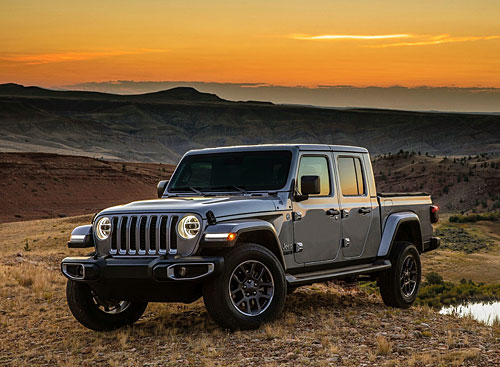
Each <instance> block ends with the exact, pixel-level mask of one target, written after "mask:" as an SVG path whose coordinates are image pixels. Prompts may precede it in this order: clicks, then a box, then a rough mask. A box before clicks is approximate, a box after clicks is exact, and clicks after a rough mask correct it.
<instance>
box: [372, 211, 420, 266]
mask: <svg viewBox="0 0 500 367" xmlns="http://www.w3.org/2000/svg"><path fill="white" fill-rule="evenodd" d="M395 242H411V243H413V244H414V245H415V246H416V247H417V250H418V252H419V253H422V252H423V242H422V230H421V226H420V219H419V218H418V216H417V215H416V214H415V213H413V212H401V213H394V214H391V215H389V216H388V217H387V220H386V222H385V227H384V231H383V233H382V239H381V241H380V246H379V251H378V254H377V255H378V256H379V257H386V256H388V255H389V254H390V253H391V251H392V249H393V247H394V243H395Z"/></svg>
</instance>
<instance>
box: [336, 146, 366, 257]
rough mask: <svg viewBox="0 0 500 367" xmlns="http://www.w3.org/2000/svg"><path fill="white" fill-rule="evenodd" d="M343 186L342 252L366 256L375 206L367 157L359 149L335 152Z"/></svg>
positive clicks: (341, 207)
mask: <svg viewBox="0 0 500 367" xmlns="http://www.w3.org/2000/svg"><path fill="white" fill-rule="evenodd" d="M334 156H335V161H336V163H337V164H336V166H337V172H338V175H337V177H338V180H339V190H340V195H339V198H340V209H341V218H342V254H343V255H344V258H353V257H362V256H363V251H364V249H365V246H366V242H367V238H368V234H369V233H370V227H371V225H372V218H373V208H372V204H371V199H370V195H369V193H368V183H367V177H366V174H365V172H366V171H365V170H366V168H365V167H364V165H363V157H362V155H361V154H356V153H334Z"/></svg>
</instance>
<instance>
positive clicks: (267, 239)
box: [201, 219, 285, 269]
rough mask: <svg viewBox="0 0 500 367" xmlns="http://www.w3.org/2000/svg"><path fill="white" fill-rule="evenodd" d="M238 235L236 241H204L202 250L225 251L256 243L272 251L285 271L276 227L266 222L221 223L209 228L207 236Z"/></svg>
mask: <svg viewBox="0 0 500 367" xmlns="http://www.w3.org/2000/svg"><path fill="white" fill-rule="evenodd" d="M231 232H232V233H236V234H237V237H236V240H234V241H227V240H225V239H223V240H222V239H221V240H217V241H207V240H206V239H205V241H203V242H202V243H201V248H202V249H223V248H228V247H234V246H238V245H241V244H244V243H255V244H257V245H261V246H263V247H265V248H267V249H268V250H269V251H271V252H272V253H273V254H274V255H275V256H276V258H277V259H278V260H279V262H280V264H281V265H282V266H283V269H285V259H284V257H283V253H282V251H281V246H280V241H279V239H278V234H277V232H276V229H275V228H274V226H273V225H272V224H271V223H269V222H266V221H265V220H261V219H257V220H247V221H241V220H238V221H231V222H221V223H217V224H215V225H211V226H209V227H207V230H206V231H205V234H217V233H231Z"/></svg>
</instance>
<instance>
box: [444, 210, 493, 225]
mask: <svg viewBox="0 0 500 367" xmlns="http://www.w3.org/2000/svg"><path fill="white" fill-rule="evenodd" d="M480 220H486V221H490V222H498V221H499V220H500V212H490V213H482V214H468V215H462V214H458V215H452V216H450V219H449V221H450V222H452V223H473V222H477V221H480Z"/></svg>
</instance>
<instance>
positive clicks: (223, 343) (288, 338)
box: [0, 216, 500, 367]
mask: <svg viewBox="0 0 500 367" xmlns="http://www.w3.org/2000/svg"><path fill="white" fill-rule="evenodd" d="M89 219H90V216H80V217H71V218H59V219H47V220H36V221H26V222H18V223H4V224H0V239H1V240H0V248H1V249H2V255H1V256H0V335H1V337H0V365H2V366H3V365H5V366H27V365H30V366H35V365H36V366H170V365H172V366H174V365H175V366H178V365H184V366H282V365H285V366H297V365H300V366H308V365H310V366H489V367H490V366H498V365H500V329H499V328H498V326H496V327H489V326H485V325H483V324H480V323H478V322H476V321H473V320H471V319H467V318H465V319H458V318H455V317H453V316H444V315H439V314H438V313H437V312H435V311H433V310H432V309H429V308H422V307H413V308H411V309H409V310H395V309H390V308H387V307H385V306H384V305H383V303H382V302H381V299H380V297H379V296H378V294H375V295H368V294H365V293H363V292H362V291H361V290H359V288H357V287H356V286H345V285H344V286H341V285H339V284H334V283H330V284H326V285H314V286H307V287H302V288H299V289H298V290H297V291H296V292H295V293H293V294H291V295H289V296H288V297H287V303H286V309H285V312H284V313H283V315H282V317H281V318H280V319H279V320H278V321H276V322H274V323H272V324H269V325H266V326H263V327H262V328H261V329H259V330H255V331H250V332H235V333H229V332H226V331H224V330H221V329H220V328H219V327H218V326H217V325H216V324H214V322H213V321H211V320H210V318H209V316H208V315H207V313H206V311H205V308H204V306H203V302H202V300H199V301H197V302H195V303H194V304H191V305H183V304H150V305H149V306H148V309H147V311H146V313H145V315H144V316H143V317H142V318H141V320H139V322H138V323H136V324H135V325H134V326H133V327H130V328H124V329H121V330H118V331H114V332H107V333H96V332H93V331H90V330H87V329H85V328H84V327H83V326H81V325H80V324H78V323H77V322H76V321H75V320H74V319H73V317H72V315H71V314H70V311H69V309H68V307H67V305H66V300H65V283H66V281H65V278H64V277H63V276H62V275H61V274H60V272H59V262H60V260H61V259H62V258H63V257H65V256H74V255H78V254H83V253H85V252H86V251H85V250H69V249H67V248H66V241H67V239H68V237H69V234H70V232H71V229H72V228H73V227H74V226H76V225H80V224H84V223H88V221H89ZM425 261H427V260H426V258H425V257H424V266H425Z"/></svg>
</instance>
